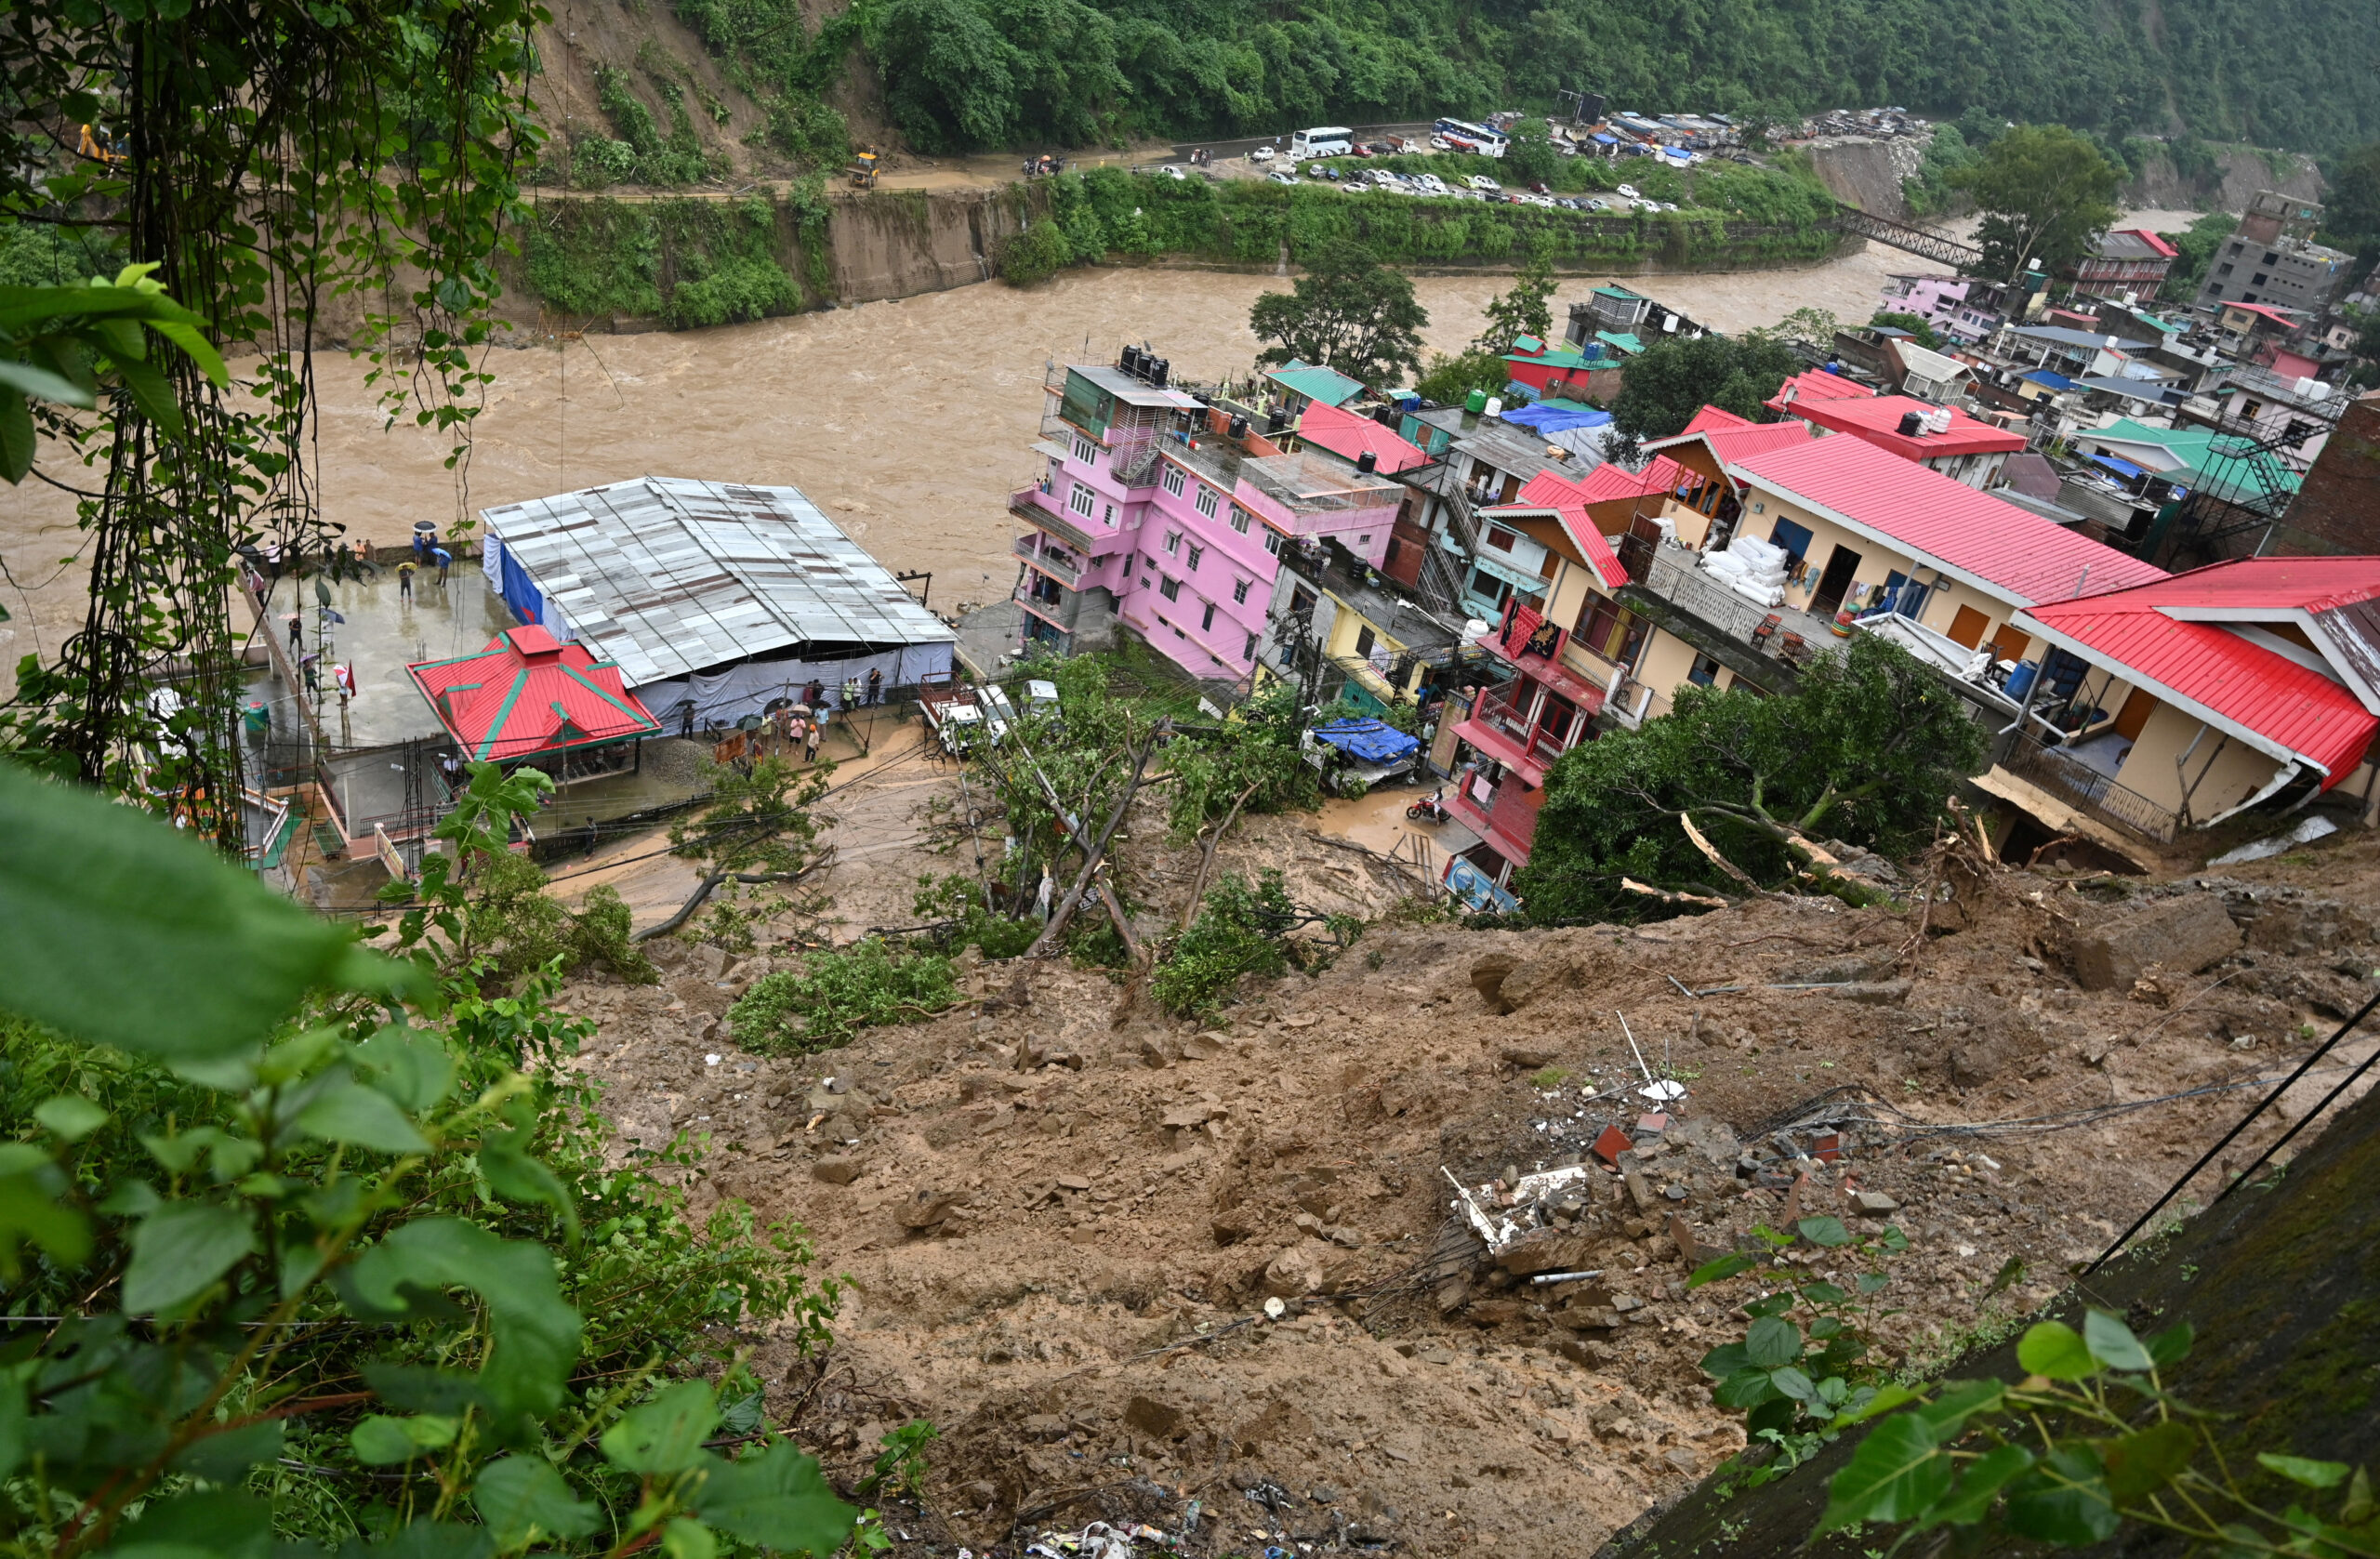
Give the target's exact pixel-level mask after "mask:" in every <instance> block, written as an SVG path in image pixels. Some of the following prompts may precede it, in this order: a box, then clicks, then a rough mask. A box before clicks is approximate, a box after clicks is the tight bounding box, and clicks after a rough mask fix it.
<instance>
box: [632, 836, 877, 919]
mask: <svg viewBox="0 0 2380 1559" xmlns="http://www.w3.org/2000/svg"><path fill="white" fill-rule="evenodd" d="M834 856H835V851H834V847H833V846H832V845H829V846H827V847H826V852H825V853H824V854H823V855H821V856H820V857H819V858H818V859H817V860H815V861H813V862H812V863H811V864H810V865H806V866H804V867H802V868H801V869H800V871H750V872H736V871H717V872H713V873H711V874H710V875H709V876H708V877H706V878H704V879H702V880H701V881H700V882H697V883H695V884H694V892H692V893H690V894H688V895H687V896H686V902H685V903H684V904H681V905H679V906H678V913H676V914H675V915H672V916H670V917H669V918H668V919H667V920H664V921H662V922H661V924H659V925H657V926H655V927H654V928H653V929H652V930H650V931H639V932H637V933H636V935H635V936H633V937H631V938H629V940H630V941H632V942H650V941H652V940H653V939H654V938H655V937H656V936H668V934H669V933H670V932H671V931H676V930H677V929H678V928H679V927H680V926H682V925H684V924H685V923H686V920H687V918H688V917H690V916H692V915H693V914H694V911H695V910H697V909H700V908H701V907H702V906H703V905H704V903H705V901H707V899H708V898H709V897H710V896H711V894H712V893H713V892H717V891H718V889H719V885H720V884H721V883H722V882H799V881H800V880H801V879H803V878H806V877H811V876H814V875H815V874H817V873H819V872H822V871H824V870H826V868H827V867H828V866H829V865H833V864H834Z"/></svg>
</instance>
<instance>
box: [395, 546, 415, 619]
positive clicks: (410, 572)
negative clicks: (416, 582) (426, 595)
mask: <svg viewBox="0 0 2380 1559" xmlns="http://www.w3.org/2000/svg"><path fill="white" fill-rule="evenodd" d="M416 539H419V538H418V537H417V538H416ZM420 566H421V565H420V564H418V563H417V562H414V561H413V560H412V559H411V558H408V559H406V560H405V561H404V562H401V563H399V564H398V565H397V599H398V600H399V601H404V602H407V603H408V604H410V603H411V601H413V576H414V575H415V574H416V573H417V572H418V571H419V569H420Z"/></svg>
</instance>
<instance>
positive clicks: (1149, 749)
mask: <svg viewBox="0 0 2380 1559" xmlns="http://www.w3.org/2000/svg"><path fill="white" fill-rule="evenodd" d="M1156 751H1157V743H1156V742H1155V741H1153V740H1152V741H1148V742H1144V744H1143V745H1142V746H1141V747H1140V748H1139V750H1138V751H1136V752H1135V753H1134V754H1133V756H1132V778H1131V783H1130V784H1128V785H1126V786H1124V794H1123V795H1122V796H1120V797H1118V798H1117V801H1116V810H1115V811H1114V812H1111V813H1108V814H1107V826H1105V827H1104V828H1102V829H1100V831H1099V839H1098V840H1097V841H1096V842H1095V843H1093V844H1092V845H1091V848H1090V850H1089V851H1088V852H1086V853H1085V854H1084V856H1083V863H1082V870H1081V871H1079V872H1078V873H1076V874H1075V880H1074V885H1073V886H1072V887H1070V888H1068V889H1067V890H1066V892H1065V895H1064V898H1063V899H1061V900H1060V901H1059V902H1058V903H1057V904H1055V905H1051V911H1050V923H1049V924H1048V925H1046V926H1044V927H1042V928H1041V934H1040V935H1039V936H1037V937H1035V938H1034V939H1033V945H1032V946H1030V947H1027V948H1026V949H1025V957H1026V958H1048V957H1049V956H1050V955H1051V953H1052V952H1053V951H1055V950H1056V948H1057V945H1058V939H1059V938H1060V937H1062V936H1064V935H1065V933H1066V926H1067V923H1068V922H1069V921H1071V920H1073V918H1075V908H1076V906H1077V905H1080V904H1081V903H1082V898H1083V893H1084V892H1085V890H1087V889H1089V888H1090V886H1091V877H1092V875H1093V874H1094V873H1096V872H1097V871H1098V870H1099V863H1100V861H1101V860H1102V859H1104V857H1105V856H1106V854H1107V841H1108V840H1110V839H1114V838H1115V837H1116V830H1117V828H1119V827H1121V826H1123V824H1124V814H1125V813H1128V812H1130V811H1131V807H1132V798H1133V797H1134V796H1135V795H1137V794H1139V792H1140V788H1141V776H1142V775H1144V774H1145V773H1147V772H1148V766H1149V759H1150V757H1151V755H1153V754H1154V753H1155V752H1156ZM1078 838H1079V836H1078Z"/></svg>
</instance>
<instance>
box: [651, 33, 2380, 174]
mask: <svg viewBox="0 0 2380 1559" xmlns="http://www.w3.org/2000/svg"><path fill="white" fill-rule="evenodd" d="M689 3H691V0H681V6H683V5H686V4H689ZM860 10H861V14H862V16H863V27H862V33H863V36H864V37H865V39H866V43H867V46H868V52H869V54H870V56H871V57H872V58H873V59H874V60H875V62H876V65H877V68H878V69H879V72H880V73H881V75H882V78H883V81H884V84H885V94H886V101H887V106H888V108H889V109H890V112H891V113H892V115H893V119H894V121H895V123H896V124H898V125H899V126H900V127H901V129H902V130H903V131H904V132H905V133H906V135H907V136H908V138H909V139H910V140H911V141H912V142H913V143H915V144H916V145H917V146H919V148H920V149H921V150H957V149H962V148H978V147H987V146H996V145H1012V144H1015V143H1017V142H1020V141H1032V140H1054V141H1060V142H1066V143H1075V144H1079V143H1083V142H1088V141H1092V140H1099V139H1110V138H1115V137H1122V136H1136V135H1177V136H1209V135H1218V136H1219V135H1222V134H1224V133H1241V134H1247V133H1256V132H1264V133H1271V132H1276V131H1278V130H1281V129H1283V128H1285V127H1288V126H1293V125H1303V124H1311V123H1318V122H1327V121H1334V120H1335V121H1340V122H1355V123H1363V122H1380V121H1393V120H1400V119H1410V118H1415V117H1421V116H1427V115H1430V114H1434V113H1437V112H1446V111H1448V110H1461V111H1464V112H1484V111H1486V110H1488V109H1490V108H1496V107H1512V106H1522V105H1528V106H1549V105H1550V104H1551V102H1552V99H1553V95H1554V91H1555V90H1556V89H1557V88H1564V87H1568V88H1579V87H1583V88H1585V89H1587V90H1590V91H1599V92H1603V93H1606V94H1607V95H1608V96H1609V97H1610V98H1611V99H1612V103H1613V106H1614V107H1628V108H1643V109H1646V110H1648V111H1660V110H1692V109H1709V110H1718V111H1720V112H1750V113H1753V114H1764V113H1765V114H1769V115H1775V116H1779V117H1782V116H1786V115H1792V114H1799V113H1802V112H1808V111H1811V110H1814V109H1824V108H1830V107H1836V106H1845V105H1854V104H1874V103H1900V104H1906V105H1908V106H1909V107H1911V108H1912V109H1919V110H1931V111H1935V112H1943V113H1948V114H1955V113H1957V112H1960V111H1962V110H1964V109H1967V108H1971V107H1972V108H1981V109H1983V110H1985V111H1986V112H1991V113H1998V114H2004V115H2007V116H2008V117H2010V118H2015V119H2020V120H2035V121H2055V122H2057V123H2061V124H2067V125H2071V126H2076V127H2078V128H2083V129H2092V130H2097V131H2100V132H2103V133H2104V134H2106V135H2107V136H2109V138H2111V139H2122V137H2123V136H2125V135H2129V134H2162V133H2167V132H2171V131H2179V130H2185V129H2187V130H2188V131H2190V132H2192V133H2194V134H2195V135H2196V136H2198V137H2201V138H2203V139H2209V140H2226V141H2248V142H2253V143H2255V144H2258V145H2266V146H2283V147H2293V148H2297V149H2301V150H2307V151H2315V152H2330V151H2334V150H2337V149H2339V148H2343V147H2346V146H2348V145H2352V144H2355V143H2357V142H2360V141H2365V140H2371V139H2375V138H2380V90H2375V89H2374V86H2373V83H2374V80H2375V78H2376V77H2380V27H2374V26H2373V12H2372V8H2371V4H2370V0H2183V3H2181V4H2175V5H2164V4H2162V3H2161V0H1964V3H1963V4H1958V5H1943V4H1939V3H1923V0H1797V3H1795V4H1792V5H1782V6H1779V5H1771V4H1766V3H1765V0H1398V3H1397V4H1395V5H1389V4H1384V3H1382V0H1332V3H1331V4H1329V5H1323V4H1319V3H1316V0H1268V3H1266V4H1262V5H1254V6H1251V5H1249V4H1245V3H1242V0H862V4H861V7H860Z"/></svg>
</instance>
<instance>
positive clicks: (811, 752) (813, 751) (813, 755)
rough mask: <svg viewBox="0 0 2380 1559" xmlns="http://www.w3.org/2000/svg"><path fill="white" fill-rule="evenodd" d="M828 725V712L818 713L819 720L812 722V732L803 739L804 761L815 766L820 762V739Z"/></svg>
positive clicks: (822, 710)
mask: <svg viewBox="0 0 2380 1559" xmlns="http://www.w3.org/2000/svg"><path fill="white" fill-rule="evenodd" d="M825 726H826V710H824V709H821V710H819V711H818V718H817V719H816V720H812V721H811V722H810V730H809V732H808V733H807V734H806V735H805V736H804V737H803V738H802V758H803V760H804V761H806V762H810V763H813V764H814V763H816V762H817V761H818V737H819V734H820V733H821V732H822V731H823V730H824V728H825Z"/></svg>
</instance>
